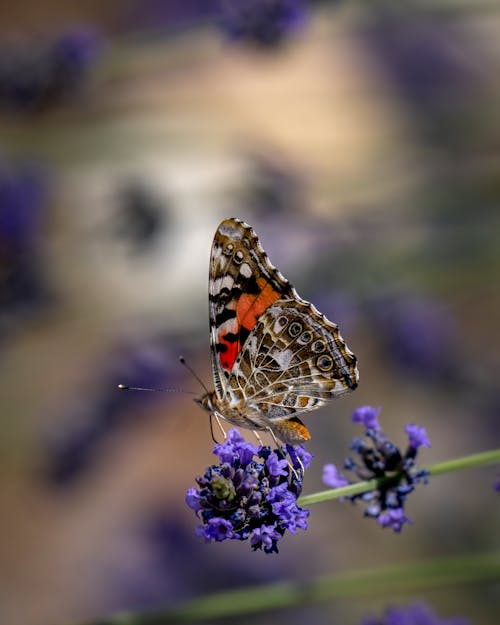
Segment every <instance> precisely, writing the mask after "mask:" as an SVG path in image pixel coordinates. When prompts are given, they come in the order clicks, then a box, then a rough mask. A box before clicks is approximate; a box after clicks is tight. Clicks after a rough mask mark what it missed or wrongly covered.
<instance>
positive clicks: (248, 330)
mask: <svg viewBox="0 0 500 625" xmlns="http://www.w3.org/2000/svg"><path fill="white" fill-rule="evenodd" d="M209 308H210V339H211V360H212V371H213V376H214V387H215V390H214V391H212V392H208V393H206V394H205V395H204V396H203V397H202V398H201V399H200V400H197V402H198V403H199V404H200V405H201V407H202V408H204V409H205V410H207V411H208V412H209V413H210V414H212V415H213V416H214V417H217V418H219V419H224V420H226V421H228V422H230V423H232V424H234V425H236V426H239V427H245V428H250V429H253V430H270V431H272V432H273V434H274V435H275V436H276V438H278V439H280V440H282V441H283V442H286V443H290V444H298V443H300V442H303V441H305V440H308V439H309V438H310V435H309V432H308V430H307V428H306V426H305V425H304V424H303V423H302V422H301V421H300V419H299V418H298V416H297V415H299V414H301V413H304V412H309V411H310V410H313V409H315V408H317V407H319V406H321V405H323V404H324V403H325V402H326V401H327V400H328V399H330V398H332V397H336V396H339V395H342V394H344V393H346V392H349V391H350V390H354V389H355V388H356V386H357V383H358V370H357V366H356V358H355V356H354V355H353V354H352V352H351V351H350V350H349V349H348V348H347V346H346V345H345V343H344V341H343V339H342V338H341V336H340V334H339V332H338V329H337V326H336V325H335V324H334V323H332V322H330V321H328V320H327V319H326V317H325V316H324V315H322V314H321V313H320V312H318V311H317V310H316V308H315V307H314V306H313V305H312V304H311V303H309V302H307V301H305V300H303V299H302V298H300V297H299V295H298V294H297V292H296V291H295V289H294V288H293V287H292V285H291V284H290V283H289V282H288V280H286V278H284V277H283V276H282V275H281V273H280V272H279V271H278V270H277V269H276V268H275V267H273V265H272V264H271V263H270V261H269V259H268V257H267V255H266V253H265V252H264V250H263V248H262V246H261V245H260V242H259V240H258V238H257V236H256V234H255V232H254V231H253V229H252V228H251V227H250V226H248V225H247V224H245V223H244V222H242V221H240V220H238V219H234V218H231V219H226V220H224V221H223V222H222V223H221V224H220V225H219V228H218V229H217V232H216V233H215V237H214V242H213V245H212V252H211V257H210V275H209Z"/></svg>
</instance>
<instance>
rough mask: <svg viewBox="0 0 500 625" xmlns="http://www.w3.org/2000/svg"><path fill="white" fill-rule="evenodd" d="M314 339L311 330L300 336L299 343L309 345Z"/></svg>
mask: <svg viewBox="0 0 500 625" xmlns="http://www.w3.org/2000/svg"><path fill="white" fill-rule="evenodd" d="M311 340H312V334H311V333H310V332H302V334H301V336H300V338H299V343H302V345H307V344H308V343H310V342H311Z"/></svg>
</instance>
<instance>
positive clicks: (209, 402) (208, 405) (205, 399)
mask: <svg viewBox="0 0 500 625" xmlns="http://www.w3.org/2000/svg"><path fill="white" fill-rule="evenodd" d="M214 396H215V393H213V392H212V393H210V392H207V393H205V394H204V395H203V396H202V397H198V398H197V399H195V400H194V402H195V403H196V404H198V406H200V407H201V408H203V410H206V411H207V412H208V413H210V414H212V413H213V412H214V411H215V401H214V400H215V397H214Z"/></svg>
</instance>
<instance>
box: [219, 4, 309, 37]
mask: <svg viewBox="0 0 500 625" xmlns="http://www.w3.org/2000/svg"><path fill="white" fill-rule="evenodd" d="M220 6H221V9H222V13H221V17H220V26H221V28H222V30H223V31H224V32H225V33H226V35H227V36H228V37H229V38H230V39H232V40H235V41H241V42H245V43H249V44H252V45H254V46H256V47H260V48H267V49H270V48H276V47H278V46H279V45H280V44H282V43H283V42H284V41H285V39H286V38H287V37H288V36H289V35H291V34H294V33H296V32H297V31H298V30H300V29H301V28H302V27H303V26H304V24H305V22H306V21H307V17H308V8H307V3H306V0H238V2H231V1H228V0H220Z"/></svg>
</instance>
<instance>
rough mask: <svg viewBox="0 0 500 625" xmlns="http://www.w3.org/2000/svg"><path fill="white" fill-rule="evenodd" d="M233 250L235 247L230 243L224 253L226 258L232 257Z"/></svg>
mask: <svg viewBox="0 0 500 625" xmlns="http://www.w3.org/2000/svg"><path fill="white" fill-rule="evenodd" d="M233 250H234V245H233V244H232V243H228V244H227V245H226V247H225V248H224V252H223V253H224V254H225V255H226V256H231V254H232V253H233Z"/></svg>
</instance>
